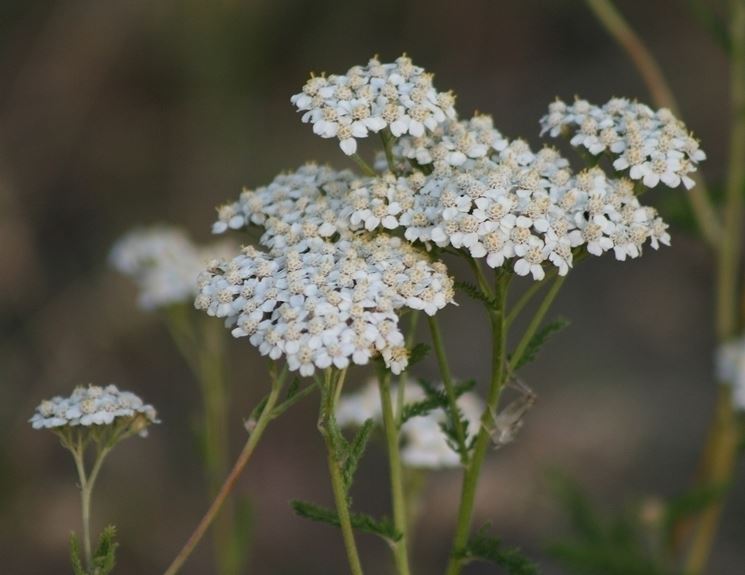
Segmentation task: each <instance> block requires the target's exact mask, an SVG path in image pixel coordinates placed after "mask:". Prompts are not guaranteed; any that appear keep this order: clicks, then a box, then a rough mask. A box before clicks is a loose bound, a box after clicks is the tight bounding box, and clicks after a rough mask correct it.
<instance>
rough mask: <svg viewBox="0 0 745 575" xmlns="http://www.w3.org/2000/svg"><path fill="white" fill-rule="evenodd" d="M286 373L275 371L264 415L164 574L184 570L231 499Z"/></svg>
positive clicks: (264, 426) (273, 412)
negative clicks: (188, 560) (198, 545)
mask: <svg viewBox="0 0 745 575" xmlns="http://www.w3.org/2000/svg"><path fill="white" fill-rule="evenodd" d="M286 374H287V370H286V369H285V370H283V371H282V372H281V373H280V374H279V375H276V374H275V373H273V374H272V389H271V392H270V393H269V396H268V397H267V400H266V403H265V405H264V409H263V410H262V411H261V415H260V416H259V419H258V420H257V422H256V425H255V426H254V428H253V429H252V430H251V433H250V435H249V436H248V440H247V441H246V444H245V445H244V446H243V449H242V450H241V453H240V455H239V456H238V459H236V461H235V464H233V468H232V469H231V470H230V473H229V474H228V476H227V478H226V479H225V482H224V483H223V484H222V487H221V488H220V491H218V493H217V495H216V496H215V499H214V500H213V501H212V504H211V505H210V507H209V509H207V512H206V513H205V514H204V516H203V517H202V519H201V520H200V522H199V524H198V525H197V527H196V529H194V532H193V533H192V534H191V535H190V536H189V539H188V540H187V541H186V543H185V544H184V546H183V547H182V548H181V550H180V551H179V553H178V555H176V558H175V559H174V560H173V562H172V563H171V564H170V565H169V566H168V568H167V569H166V570H165V571H164V575H174V574H175V573H177V572H178V571H179V569H181V567H182V566H183V564H184V563H185V562H186V560H187V559H188V558H189V556H190V555H191V554H192V552H193V551H194V549H195V548H196V546H197V544H199V542H200V541H201V540H202V537H204V534H205V533H206V532H207V529H208V528H209V526H210V525H211V524H212V522H213V521H214V520H215V518H216V517H217V515H218V513H219V512H220V509H222V506H223V504H224V503H225V500H226V499H227V498H228V495H230V493H231V492H232V491H233V488H234V487H235V484H236V482H237V481H238V477H240V475H241V472H242V471H243V469H244V468H245V467H246V464H247V463H248V461H249V460H250V459H251V456H252V455H253V452H254V450H255V449H256V445H257V444H258V443H259V440H260V439H261V437H262V435H263V434H264V431H265V430H266V427H267V426H268V425H269V422H270V421H271V420H272V419H274V417H275V416H276V413H275V411H274V407H275V405H276V404H277V400H278V399H279V394H280V392H281V390H282V387H283V386H284V381H285V378H286Z"/></svg>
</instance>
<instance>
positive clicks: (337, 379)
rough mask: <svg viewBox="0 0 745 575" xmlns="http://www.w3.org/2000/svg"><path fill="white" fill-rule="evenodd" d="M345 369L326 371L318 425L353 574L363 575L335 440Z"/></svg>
mask: <svg viewBox="0 0 745 575" xmlns="http://www.w3.org/2000/svg"><path fill="white" fill-rule="evenodd" d="M344 373H345V372H344V371H342V372H340V373H339V372H336V371H335V370H333V369H330V368H329V369H327V370H326V372H325V377H324V383H323V386H322V390H321V391H322V393H321V396H322V397H321V413H320V416H319V421H318V427H319V430H320V432H321V435H322V436H323V440H324V443H325V444H326V460H327V462H328V468H329V476H330V478H331V490H332V491H333V493H334V504H335V506H336V513H337V515H338V517H339V527H340V528H341V534H342V539H343V540H344V548H345V550H346V553H347V561H348V562H349V570H350V573H351V574H352V575H362V563H361V562H360V556H359V552H358V551H357V543H356V542H355V539H354V530H353V528H352V519H351V517H350V513H349V498H348V497H347V489H346V485H345V484H344V478H343V477H342V473H341V466H340V462H339V457H338V451H339V446H338V445H337V442H336V440H335V437H336V434H337V433H338V430H337V429H336V427H335V426H336V422H335V413H336V397H337V389H338V388H339V387H340V386H341V384H342V381H343V376H344Z"/></svg>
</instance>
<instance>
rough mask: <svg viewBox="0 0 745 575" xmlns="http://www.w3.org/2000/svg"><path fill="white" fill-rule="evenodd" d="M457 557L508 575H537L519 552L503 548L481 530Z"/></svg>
mask: <svg viewBox="0 0 745 575" xmlns="http://www.w3.org/2000/svg"><path fill="white" fill-rule="evenodd" d="M458 557H460V558H461V559H464V560H466V561H486V562H488V563H493V564H494V565H498V566H499V567H502V568H504V569H505V571H506V572H507V573H508V574H509V575H537V574H538V572H539V571H538V566H537V565H536V564H535V563H533V562H532V561H531V560H530V559H528V558H527V557H526V556H525V555H523V554H522V552H520V550H518V549H515V548H505V547H504V546H503V544H502V542H501V541H500V540H499V539H497V538H495V537H491V536H490V535H488V534H487V533H486V528H485V527H483V528H481V529H480V530H479V531H478V533H476V534H475V535H474V536H473V537H471V539H470V540H469V541H468V544H467V545H466V547H465V549H462V550H461V551H460V552H458Z"/></svg>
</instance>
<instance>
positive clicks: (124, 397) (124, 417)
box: [29, 385, 159, 437]
mask: <svg viewBox="0 0 745 575" xmlns="http://www.w3.org/2000/svg"><path fill="white" fill-rule="evenodd" d="M29 422H30V423H31V425H32V427H33V428H34V429H52V430H56V429H62V428H68V427H70V428H78V427H80V428H84V427H97V426H114V425H119V424H125V425H127V426H129V427H130V428H131V429H132V431H134V432H137V433H139V434H140V435H141V436H143V437H144V436H145V435H147V426H148V425H150V424H152V423H159V421H158V417H157V413H156V411H155V408H154V407H153V406H152V405H148V404H145V403H143V401H142V400H141V399H140V398H139V397H138V396H137V395H135V394H134V393H132V392H129V391H120V390H119V389H118V388H117V387H116V386H115V385H107V386H106V387H100V386H97V385H88V386H79V387H76V388H75V390H74V391H73V392H72V394H71V395H70V396H68V397H61V396H56V397H53V398H52V399H47V400H44V401H42V402H41V403H40V404H39V406H38V407H37V408H36V411H35V413H34V415H33V417H31V419H30V420H29Z"/></svg>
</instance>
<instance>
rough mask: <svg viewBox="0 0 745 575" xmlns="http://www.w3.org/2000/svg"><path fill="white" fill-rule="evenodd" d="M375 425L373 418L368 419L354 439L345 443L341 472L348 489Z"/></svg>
mask: <svg viewBox="0 0 745 575" xmlns="http://www.w3.org/2000/svg"><path fill="white" fill-rule="evenodd" d="M374 427H375V422H374V421H373V420H372V419H368V420H367V421H365V423H363V424H362V427H360V428H359V430H358V431H357V434H356V435H355V436H354V438H353V439H352V441H350V442H348V443H346V444H345V450H344V453H343V460H342V462H341V474H342V478H343V479H344V486H345V487H346V489H347V491H349V490H350V489H351V487H352V482H353V481H354V474H355V473H356V471H357V467H358V466H359V463H360V460H361V459H362V456H363V455H364V453H365V448H366V447H367V441H368V439H370V434H371V433H372V430H373V428H374Z"/></svg>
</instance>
